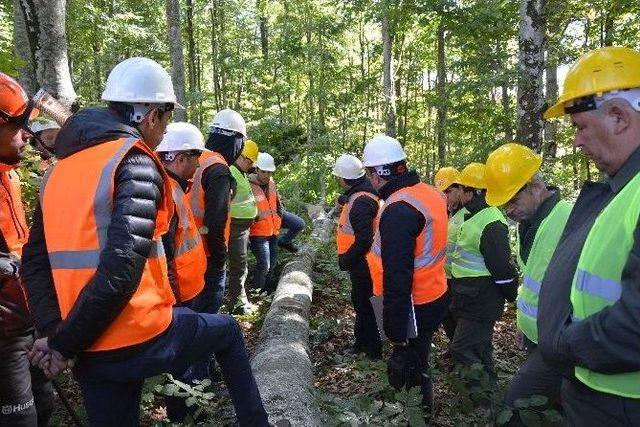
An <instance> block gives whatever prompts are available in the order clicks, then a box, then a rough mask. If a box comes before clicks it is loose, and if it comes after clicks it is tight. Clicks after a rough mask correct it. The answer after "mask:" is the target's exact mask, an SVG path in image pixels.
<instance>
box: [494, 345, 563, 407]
mask: <svg viewBox="0 0 640 427" xmlns="http://www.w3.org/2000/svg"><path fill="white" fill-rule="evenodd" d="M531 344H533V343H531ZM561 384H562V375H561V374H560V373H558V372H557V371H555V370H553V369H552V368H551V367H550V366H549V365H547V364H546V363H545V361H544V360H543V359H542V355H541V353H540V350H539V349H538V347H537V346H536V345H535V344H533V345H532V346H531V351H530V353H529V355H528V357H527V360H526V361H525V362H524V364H523V365H522V366H521V367H520V369H519V370H518V372H517V373H516V375H515V376H514V377H513V378H512V379H511V382H510V383H509V386H508V387H507V391H506V393H505V397H504V401H505V403H506V404H507V405H509V406H511V407H513V406H514V403H515V401H516V400H517V399H520V398H523V399H526V398H529V397H531V396H533V395H540V396H546V397H547V398H548V399H549V404H550V406H553V405H554V404H558V403H560V385H561Z"/></svg>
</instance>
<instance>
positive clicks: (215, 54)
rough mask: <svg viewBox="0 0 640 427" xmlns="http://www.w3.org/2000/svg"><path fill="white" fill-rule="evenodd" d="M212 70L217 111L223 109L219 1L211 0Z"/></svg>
mask: <svg viewBox="0 0 640 427" xmlns="http://www.w3.org/2000/svg"><path fill="white" fill-rule="evenodd" d="M211 3H212V5H211V10H210V13H211V68H212V70H213V76H212V77H213V100H214V102H215V106H216V110H220V109H222V93H221V92H222V90H221V88H220V67H219V66H218V65H219V62H218V61H219V44H218V29H217V28H218V0H211Z"/></svg>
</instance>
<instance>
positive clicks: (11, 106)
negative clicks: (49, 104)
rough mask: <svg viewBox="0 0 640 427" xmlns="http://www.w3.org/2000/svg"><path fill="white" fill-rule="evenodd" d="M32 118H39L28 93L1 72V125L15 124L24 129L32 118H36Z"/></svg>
mask: <svg viewBox="0 0 640 427" xmlns="http://www.w3.org/2000/svg"><path fill="white" fill-rule="evenodd" d="M33 113H35V114H33ZM31 116H37V110H35V109H34V108H33V104H32V103H31V102H30V101H29V97H28V96H27V93H26V92H25V91H24V89H22V86H20V84H19V83H18V82H17V81H15V80H14V79H13V78H11V77H9V76H8V75H6V74H4V73H2V72H0V125H3V124H5V123H15V124H17V125H18V126H20V127H23V126H25V125H26V124H27V122H28V121H29V119H30V118H35V117H31Z"/></svg>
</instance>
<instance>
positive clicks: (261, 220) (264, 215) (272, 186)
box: [249, 178, 282, 237]
mask: <svg viewBox="0 0 640 427" xmlns="http://www.w3.org/2000/svg"><path fill="white" fill-rule="evenodd" d="M251 191H253V195H254V196H255V198H256V206H257V207H258V220H257V221H255V222H254V223H253V224H251V228H250V229H249V235H250V236H252V237H271V236H277V235H278V233H279V232H280V227H281V226H282V217H281V216H280V215H279V214H278V200H279V198H280V196H278V191H277V189H276V183H275V182H274V181H273V178H272V179H270V180H269V194H265V192H264V190H263V189H262V187H261V186H260V184H257V183H255V182H252V183H251Z"/></svg>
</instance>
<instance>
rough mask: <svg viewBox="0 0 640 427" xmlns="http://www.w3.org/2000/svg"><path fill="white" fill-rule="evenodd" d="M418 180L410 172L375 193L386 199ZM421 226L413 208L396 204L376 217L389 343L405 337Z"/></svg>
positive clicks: (414, 173)
mask: <svg viewBox="0 0 640 427" xmlns="http://www.w3.org/2000/svg"><path fill="white" fill-rule="evenodd" d="M419 182H420V177H419V176H418V174H417V173H416V172H414V171H412V172H409V173H406V174H403V175H399V176H396V177H394V178H392V179H391V180H390V181H388V182H387V183H386V184H385V185H384V186H383V187H382V188H381V189H380V191H379V193H380V197H381V198H382V199H384V200H386V199H388V198H389V197H390V196H391V195H392V194H393V193H395V192H396V191H398V190H400V189H402V188H405V187H411V186H413V185H416V184H417V183H419ZM424 226H425V218H424V216H423V215H422V213H420V212H419V211H418V210H416V208H414V207H413V206H411V205H410V204H408V203H405V202H402V201H400V202H397V203H393V204H391V205H389V206H388V207H386V208H385V209H384V212H383V213H382V216H381V218H380V225H379V229H380V244H381V248H382V266H383V270H384V277H383V281H384V305H383V310H382V319H383V325H384V332H385V334H386V335H387V337H388V338H389V339H390V340H391V341H392V342H401V341H404V340H406V338H407V321H408V319H409V313H410V310H411V290H412V288H413V262H414V258H415V257H414V249H415V246H416V239H417V238H418V236H419V235H420V232H421V231H422V229H423V228H424Z"/></svg>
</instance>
